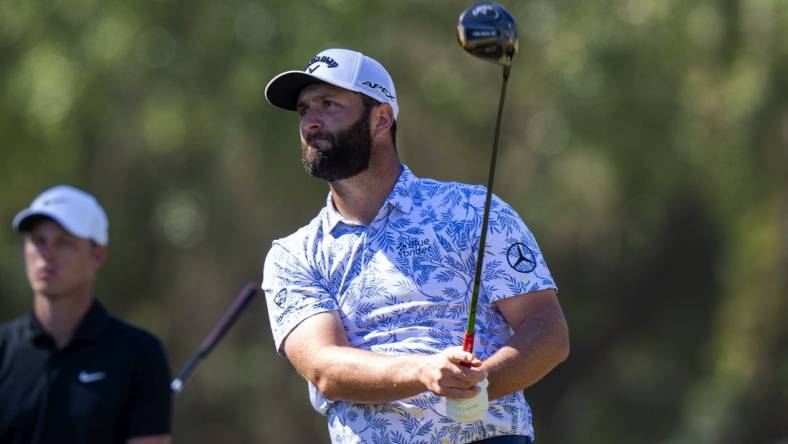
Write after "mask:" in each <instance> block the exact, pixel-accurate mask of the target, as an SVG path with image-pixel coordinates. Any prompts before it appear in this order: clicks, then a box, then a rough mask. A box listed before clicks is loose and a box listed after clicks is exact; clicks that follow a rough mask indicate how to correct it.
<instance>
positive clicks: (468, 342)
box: [462, 333, 473, 353]
mask: <svg viewBox="0 0 788 444" xmlns="http://www.w3.org/2000/svg"><path fill="white" fill-rule="evenodd" d="M462 349H463V351H467V352H468V353H473V333H465V341H463V343H462Z"/></svg>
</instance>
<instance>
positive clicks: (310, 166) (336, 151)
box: [301, 110, 372, 182]
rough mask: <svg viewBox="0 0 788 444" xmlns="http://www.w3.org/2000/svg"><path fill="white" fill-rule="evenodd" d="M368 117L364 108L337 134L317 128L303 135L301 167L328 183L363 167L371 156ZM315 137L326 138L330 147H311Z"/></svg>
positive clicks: (354, 173) (316, 138) (349, 175)
mask: <svg viewBox="0 0 788 444" xmlns="http://www.w3.org/2000/svg"><path fill="white" fill-rule="evenodd" d="M369 119H370V113H369V112H368V111H366V110H365V111H364V113H363V114H362V116H361V117H359V118H358V120H356V122H355V123H353V124H352V125H350V126H349V127H348V128H346V129H344V130H341V131H337V132H336V133H330V132H328V131H319V132H316V133H313V134H310V135H308V136H307V137H305V138H304V139H305V140H303V141H302V142H301V154H302V158H301V161H302V163H303V165H304V170H305V171H306V172H307V173H309V174H311V175H313V176H315V177H319V178H321V179H324V180H327V181H329V182H333V181H335V180H341V179H347V178H348V177H353V176H355V175H356V174H358V173H360V172H362V171H364V170H366V169H367V167H368V166H369V159H370V157H371V155H372V134H371V133H370V129H369ZM316 140H324V141H328V142H330V146H328V147H327V148H324V149H319V148H317V147H315V146H312V147H310V145H312V142H314V141H316Z"/></svg>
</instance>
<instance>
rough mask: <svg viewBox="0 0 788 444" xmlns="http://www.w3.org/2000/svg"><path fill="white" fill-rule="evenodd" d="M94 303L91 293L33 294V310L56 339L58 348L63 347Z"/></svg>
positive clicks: (46, 329) (45, 328)
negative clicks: (64, 295)
mask: <svg viewBox="0 0 788 444" xmlns="http://www.w3.org/2000/svg"><path fill="white" fill-rule="evenodd" d="M92 303H93V298H92V297H91V296H90V293H86V294H84V295H80V296H79V297H76V296H74V297H59V298H51V297H47V296H46V295H43V294H40V293H37V294H34V296H33V312H34V313H35V316H36V318H37V319H38V322H39V323H41V326H42V327H43V328H44V330H45V331H46V332H47V333H49V334H50V335H52V337H53V338H54V339H55V343H56V344H57V348H63V347H65V346H66V344H68V341H70V340H71V337H72V336H73V335H74V331H75V330H76V328H77V325H79V323H80V321H82V318H84V317H85V313H87V311H88V310H89V309H90V305H91V304H92Z"/></svg>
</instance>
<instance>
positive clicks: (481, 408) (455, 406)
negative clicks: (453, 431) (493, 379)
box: [446, 378, 490, 423]
mask: <svg viewBox="0 0 788 444" xmlns="http://www.w3.org/2000/svg"><path fill="white" fill-rule="evenodd" d="M487 385H488V383H487V378H484V380H482V381H481V382H479V384H478V386H477V387H479V388H480V389H481V390H479V394H478V395H476V396H474V397H473V398H469V399H447V400H446V416H448V417H449V418H451V419H453V420H455V421H457V422H464V423H472V422H476V421H478V420H480V419H482V418H483V417H484V414H485V413H487V407H489V405H490V402H489V400H488V399H487Z"/></svg>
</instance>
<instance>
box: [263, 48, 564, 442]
mask: <svg viewBox="0 0 788 444" xmlns="http://www.w3.org/2000/svg"><path fill="white" fill-rule="evenodd" d="M265 94H266V98H267V99H268V101H269V102H270V103H272V104H273V105H275V106H278V107H281V108H284V109H288V110H294V111H297V112H298V115H299V123H300V134H301V150H302V154H303V163H304V168H305V169H306V171H307V172H308V173H310V174H311V175H313V176H316V177H319V178H322V179H324V180H326V181H327V182H328V186H329V193H328V197H327V199H326V206H325V207H324V208H323V209H322V210H321V211H320V213H319V214H318V215H317V217H315V218H314V219H313V220H312V221H311V222H310V223H309V224H307V225H306V226H304V227H303V228H301V229H300V230H298V231H296V232H295V233H293V234H292V235H290V236H288V237H285V238H283V239H279V240H276V241H274V243H273V245H272V247H271V250H270V251H269V253H268V255H267V257H266V260H265V265H264V278H263V284H262V288H263V290H264V291H265V293H266V298H267V303H268V310H269V316H270V321H271V328H272V332H273V336H274V343H275V345H276V348H277V352H278V353H279V354H280V355H282V356H286V357H287V358H288V359H289V360H290V362H291V363H292V365H293V366H294V367H295V368H296V370H298V372H299V373H300V374H301V375H302V376H303V377H304V378H305V379H306V380H307V381H308V383H309V384H308V385H309V393H310V400H311V402H312V405H313V406H314V407H315V409H316V410H317V411H319V412H321V413H322V414H324V415H326V416H328V426H329V433H330V436H331V441H332V442H334V443H356V442H409V443H415V442H424V443H430V442H432V443H435V442H451V443H469V442H486V443H497V444H502V443H529V442H532V440H533V435H534V432H533V426H532V421H531V411H530V408H529V406H528V403H527V402H526V401H525V398H524V395H523V389H524V388H526V387H528V386H530V385H532V384H534V383H535V382H536V381H538V380H539V379H540V378H542V377H543V376H545V375H546V374H547V373H548V372H550V371H551V370H552V369H553V368H554V367H555V366H556V365H558V364H559V363H560V362H562V361H563V360H565V359H566V357H567V355H568V352H569V342H568V333H567V327H566V322H565V320H564V316H563V313H562V310H561V307H560V305H559V303H558V298H557V295H556V285H555V283H554V281H553V279H552V277H551V275H550V271H549V270H548V268H547V265H546V263H545V261H544V259H543V258H542V254H541V252H540V250H539V247H538V245H537V243H536V240H535V239H534V237H533V235H532V234H531V232H530V231H529V229H528V228H527V227H526V225H525V224H524V223H523V221H522V220H521V219H520V217H519V216H518V215H517V214H516V213H515V211H514V210H513V209H512V208H511V207H510V206H509V205H507V204H506V203H504V202H503V201H501V200H500V199H498V198H497V197H495V198H494V200H493V202H492V207H491V215H490V231H489V234H488V238H487V247H486V248H487V251H488V254H487V255H486V257H485V261H484V276H483V279H482V290H481V292H480V295H479V306H478V314H477V325H476V343H475V348H474V349H475V350H476V352H477V354H478V355H473V354H471V353H467V352H464V351H463V350H462V348H461V347H460V344H461V343H462V338H463V331H464V326H465V322H466V317H467V313H468V305H469V299H470V294H471V286H472V282H473V275H474V268H475V258H476V253H477V248H478V245H477V243H478V238H479V230H480V225H481V219H482V212H483V205H484V197H485V189H484V187H481V186H470V185H464V184H459V183H446V182H439V181H435V180H430V179H421V178H418V177H416V176H415V175H414V174H413V173H412V172H411V171H410V169H409V168H408V167H407V166H405V165H403V164H402V163H401V162H400V159H399V156H398V154H397V150H396V141H395V140H396V119H397V114H398V111H399V104H398V102H397V98H396V91H395V89H394V84H393V82H392V80H391V77H390V76H389V74H388V73H387V72H386V70H385V68H383V66H382V65H381V64H380V63H378V62H377V61H375V60H374V59H372V58H370V57H367V56H365V55H363V54H361V53H358V52H355V51H349V50H345V49H328V50H325V51H323V52H321V53H319V54H318V55H317V56H315V57H314V58H312V59H311V60H310V61H309V62H308V63H307V66H306V67H305V68H304V70H303V71H288V72H284V73H282V74H280V75H278V76H276V77H275V78H274V79H272V80H271V82H269V84H268V86H267V87H266V93H265Z"/></svg>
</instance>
